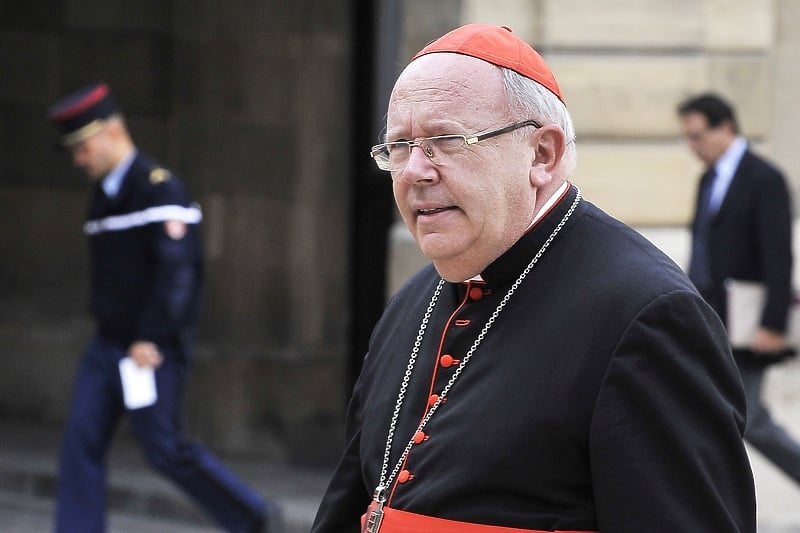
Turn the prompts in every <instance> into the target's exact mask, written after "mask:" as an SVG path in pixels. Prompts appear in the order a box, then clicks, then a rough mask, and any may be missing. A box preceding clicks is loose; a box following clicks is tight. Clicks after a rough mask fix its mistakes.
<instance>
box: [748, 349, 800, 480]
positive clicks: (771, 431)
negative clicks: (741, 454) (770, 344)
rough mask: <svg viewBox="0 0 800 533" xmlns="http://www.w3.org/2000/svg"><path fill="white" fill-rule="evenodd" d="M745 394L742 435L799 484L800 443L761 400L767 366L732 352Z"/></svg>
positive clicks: (752, 357)
mask: <svg viewBox="0 0 800 533" xmlns="http://www.w3.org/2000/svg"><path fill="white" fill-rule="evenodd" d="M735 355H736V362H737V364H738V366H739V371H740V372H741V374H742V382H743V384H744V392H745V396H746V397H747V425H746V427H745V430H744V438H745V440H747V442H749V443H750V444H752V445H753V447H754V448H755V449H757V450H758V451H759V452H761V453H762V454H763V455H764V456H765V457H766V458H767V459H769V460H770V461H772V463H773V464H774V465H775V466H777V467H778V468H780V469H781V470H782V471H783V472H784V473H785V474H786V475H787V476H789V477H790V478H792V479H793V480H794V481H795V482H796V483H800V443H798V442H797V441H795V440H794V439H793V438H792V437H791V436H790V435H789V434H788V433H787V432H786V430H785V429H783V428H782V427H781V426H779V425H778V424H776V423H775V421H773V420H772V416H770V413H769V411H768V410H767V408H766V406H765V405H764V404H763V403H762V401H761V387H762V384H763V382H764V372H765V371H766V369H767V368H769V367H768V366H766V365H765V364H763V363H761V362H759V361H758V360H756V359H754V356H752V355H749V354H747V353H743V352H741V351H737V352H735Z"/></svg>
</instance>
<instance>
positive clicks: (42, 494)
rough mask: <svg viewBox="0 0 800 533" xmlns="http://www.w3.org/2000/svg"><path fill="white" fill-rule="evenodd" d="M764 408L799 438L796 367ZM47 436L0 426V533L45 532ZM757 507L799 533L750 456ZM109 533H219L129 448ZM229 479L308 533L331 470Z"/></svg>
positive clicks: (797, 518) (783, 373) (115, 480)
mask: <svg viewBox="0 0 800 533" xmlns="http://www.w3.org/2000/svg"><path fill="white" fill-rule="evenodd" d="M765 397H766V401H767V402H768V403H769V405H770V406H772V412H773V416H774V417H775V418H776V419H777V420H778V421H780V422H781V423H782V424H784V425H785V426H786V427H787V428H788V429H789V430H790V432H792V433H793V434H794V435H797V436H798V438H800V361H793V362H790V363H788V364H786V365H784V366H782V367H779V368H776V369H774V370H771V371H770V373H769V374H768V377H767V385H766V394H765ZM57 440H58V435H57V433H56V432H54V431H53V430H52V429H44V428H40V427H31V426H26V425H22V424H10V423H7V422H6V423H4V422H3V421H2V420H0V532H2V533H48V532H49V531H50V529H51V516H52V509H53V506H52V491H53V483H54V474H53V473H54V471H55V450H56V448H57ZM750 455H751V461H752V465H753V471H754V475H755V479H756V490H757V498H758V506H759V528H758V531H759V533H800V488H798V487H796V486H795V485H794V484H793V483H792V482H791V481H790V480H788V478H786V477H785V476H784V475H783V474H782V473H781V472H779V471H778V470H776V469H775V468H774V467H773V466H772V465H771V464H770V463H768V462H767V461H766V460H765V459H764V458H763V457H761V456H760V455H759V454H758V452H756V451H752V450H751V453H750ZM110 462H111V474H110V479H109V485H110V501H111V513H110V514H109V526H110V533H143V532H144V533H212V532H217V531H219V530H218V529H217V528H215V527H213V525H212V524H211V523H210V522H209V521H208V520H207V519H206V518H205V517H204V516H202V515H200V514H199V512H198V511H197V510H196V509H195V508H194V507H193V506H192V505H191V504H190V503H189V502H188V501H187V500H186V498H185V497H184V496H183V494H182V493H180V492H179V491H177V490H176V489H174V488H173V487H172V486H171V485H170V484H169V483H167V482H166V481H164V480H163V479H161V478H160V477H158V476H156V475H155V474H153V473H152V472H151V471H150V470H149V469H148V468H147V467H146V466H145V465H144V463H143V461H142V460H141V457H140V455H139V453H138V450H136V449H135V447H133V446H132V445H131V444H130V443H128V442H125V441H121V442H118V443H116V444H115V446H114V449H113V451H112V455H111V458H110ZM225 462H226V464H228V465H229V466H230V467H231V468H232V469H233V470H234V471H236V472H237V473H239V474H240V475H241V476H242V477H244V478H245V479H246V480H248V481H249V482H250V483H252V484H253V485H254V486H255V487H257V488H258V489H259V490H260V491H261V492H262V493H263V494H265V495H267V496H268V497H271V498H273V499H275V500H276V501H278V502H279V503H280V504H281V505H282V507H283V509H284V514H285V516H286V523H287V532H286V533H300V532H303V533H307V532H308V531H309V529H310V526H311V521H312V520H313V516H314V513H315V512H316V508H317V505H318V503H319V499H320V498H321V496H322V493H323V491H324V489H325V485H326V484H327V479H328V476H329V474H330V470H329V469H326V468H318V469H314V468H307V467H296V466H291V465H285V464H268V463H265V462H263V461H242V460H226V461H225Z"/></svg>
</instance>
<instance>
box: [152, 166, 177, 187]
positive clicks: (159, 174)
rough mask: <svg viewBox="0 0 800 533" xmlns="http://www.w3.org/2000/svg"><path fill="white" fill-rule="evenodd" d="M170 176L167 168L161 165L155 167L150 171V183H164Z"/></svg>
mask: <svg viewBox="0 0 800 533" xmlns="http://www.w3.org/2000/svg"><path fill="white" fill-rule="evenodd" d="M171 177H172V174H171V173H170V171H169V170H167V169H165V168H161V167H156V168H154V169H153V170H151V171H150V183H152V184H153V185H158V184H159V183H164V182H165V181H168V180H169V179H170V178H171Z"/></svg>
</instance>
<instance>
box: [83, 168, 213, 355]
mask: <svg viewBox="0 0 800 533" xmlns="http://www.w3.org/2000/svg"><path fill="white" fill-rule="evenodd" d="M201 218H202V216H201V213H200V209H199V207H197V206H196V205H194V204H192V203H191V201H190V199H189V196H188V194H187V192H186V190H185V188H184V186H183V184H182V183H181V181H180V180H179V179H178V178H177V177H176V176H174V175H172V174H171V173H170V172H168V171H167V170H165V169H163V168H161V167H159V166H158V165H157V164H156V163H154V162H153V161H151V160H150V159H148V158H147V157H146V156H144V155H142V154H138V155H137V156H136V158H135V159H134V161H133V163H132V164H131V166H130V169H129V170H128V172H127V173H126V174H125V177H124V179H123V181H122V185H121V187H120V190H119V192H118V193H117V194H116V195H115V196H114V197H108V196H107V195H106V193H105V192H104V191H103V188H102V187H101V186H100V184H98V185H97V186H96V188H95V190H94V194H93V196H92V200H91V204H90V207H89V213H88V220H87V222H86V224H85V225H84V231H85V233H86V234H87V235H88V237H89V251H90V265H91V304H90V305H91V312H92V314H93V316H94V318H95V320H96V321H97V325H98V329H99V333H100V334H101V335H103V336H104V337H106V338H109V339H111V340H114V341H116V342H119V343H121V344H123V345H125V346H127V345H129V344H130V343H131V342H132V341H134V340H147V341H152V342H155V343H157V344H179V343H185V342H188V341H189V339H190V337H191V335H192V334H193V330H194V327H195V325H196V322H197V316H198V311H199V304H200V290H201V284H202V277H203V258H202V249H201V243H200V229H199V227H200V226H199V223H200V220H201Z"/></svg>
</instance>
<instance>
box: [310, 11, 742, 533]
mask: <svg viewBox="0 0 800 533" xmlns="http://www.w3.org/2000/svg"><path fill="white" fill-rule="evenodd" d="M372 156H373V157H374V158H375V160H376V162H377V164H378V166H379V167H380V168H381V169H383V170H387V171H389V172H390V173H391V178H392V185H393V187H394V195H395V199H396V203H397V206H398V208H399V210H400V213H401V214H402V217H403V219H404V221H405V223H406V225H407V226H408V228H409V230H410V231H411V233H412V234H413V235H414V237H415V239H416V241H417V243H418V244H419V246H420V248H421V249H422V251H423V252H424V253H425V254H426V255H427V256H428V257H429V258H430V259H431V261H432V263H433V264H432V265H429V266H427V267H425V268H423V269H422V270H420V271H419V272H418V273H417V274H415V275H414V276H413V277H412V278H411V279H410V280H409V281H408V282H407V283H406V284H405V286H404V287H403V288H402V289H400V291H399V292H398V293H397V294H396V295H395V296H394V297H393V298H392V299H391V301H390V302H389V304H388V305H387V307H386V309H385V312H384V315H383V317H382V318H381V320H380V321H379V323H378V324H377V325H376V327H375V330H374V333H373V335H372V339H371V343H370V348H369V352H368V354H367V356H366V359H365V361H364V367H363V370H362V373H361V376H360V378H359V380H358V383H357V384H356V387H355V390H354V392H353V396H352V400H351V405H350V408H349V412H348V419H347V441H346V447H345V450H344V455H343V457H342V459H341V461H340V463H339V465H338V467H337V469H336V471H335V473H334V475H333V478H332V480H331V483H330V486H329V488H328V491H327V493H326V495H325V497H324V498H323V501H322V503H321V506H320V508H319V511H318V513H317V517H316V521H315V524H314V527H313V530H312V531H313V532H314V533H334V532H352V531H356V530H358V529H359V527H361V528H363V530H366V531H380V532H381V533H399V532H404V533H406V532H412V531H431V532H444V533H451V532H452V533H455V532H459V533H464V532H467V533H482V532H490V531H497V532H501V531H502V532H505V533H512V532H523V531H527V532H531V531H533V532H541V531H573V532H578V531H580V532H588V531H602V532H603V533H614V532H626V533H630V532H641V531H647V532H649V533H653V532H665V533H666V532H669V533H674V532H675V531H692V532H709V533H711V532H714V533H718V532H720V531H725V532H753V531H755V503H754V490H753V480H752V473H751V470H750V466H749V462H748V458H747V455H746V452H745V448H744V445H743V441H742V429H743V427H744V394H743V391H742V384H741V381H740V379H739V376H738V373H737V370H736V367H735V365H734V363H733V360H732V358H731V354H730V351H729V348H728V346H727V344H726V340H725V332H724V330H723V327H722V325H721V323H720V321H719V318H718V317H717V316H716V314H715V313H714V311H713V310H712V309H711V308H710V307H709V306H708V305H707V304H706V303H705V302H704V301H703V299H702V298H701V297H700V295H699V294H698V293H697V292H696V291H695V289H694V287H693V286H692V284H691V283H690V282H689V280H688V279H687V278H686V276H685V275H684V274H683V273H682V272H681V270H680V269H679V268H678V267H677V266H676V265H675V264H674V263H673V262H672V261H670V260H669V259H668V258H667V257H666V256H665V255H664V254H662V253H661V252H660V251H659V250H657V249H656V248H655V247H654V246H653V245H652V244H650V243H649V242H648V241H646V240H645V239H644V238H642V237H641V236H640V235H638V234H637V233H636V232H635V231H633V230H632V229H630V228H628V227H626V226H625V225H623V224H622V223H620V222H618V221H616V220H614V219H613V218H611V217H609V216H608V215H606V214H605V213H603V212H602V211H601V210H600V209H598V208H597V207H595V206H594V205H592V204H591V203H589V202H588V201H586V200H584V199H583V198H582V197H581V193H580V191H579V189H578V188H577V187H575V186H574V185H572V184H571V183H570V182H569V181H568V180H569V177H570V176H571V174H572V172H573V170H574V167H575V161H576V159H575V143H574V132H573V126H572V123H571V119H570V116H569V114H568V112H567V109H566V106H565V104H564V98H563V96H562V93H561V91H560V89H559V86H558V84H557V82H556V80H555V78H554V77H553V75H552V73H551V71H550V69H549V68H548V66H547V65H546V64H545V62H544V61H543V60H542V58H541V57H540V56H539V55H538V54H537V53H536V52H535V51H534V50H533V49H532V48H531V47H530V46H528V45H527V44H526V43H524V42H523V41H522V40H520V39H518V38H517V37H516V36H514V34H513V33H511V30H509V29H508V28H502V27H494V26H487V25H467V26H464V27H461V28H458V29H456V30H454V31H452V32H450V33H449V34H447V35H445V36H443V37H441V38H440V39H438V40H436V41H433V42H432V43H431V44H429V45H428V46H427V47H425V48H424V49H423V50H422V51H421V52H419V53H418V54H417V55H416V56H415V57H414V59H413V60H412V62H411V63H410V64H409V65H408V66H407V67H406V69H405V70H404V71H403V73H402V74H401V75H400V77H399V79H398V80H397V82H396V84H395V86H394V90H393V92H392V95H391V98H390V102H389V110H388V118H387V127H386V143H384V144H380V145H377V146H375V147H373V149H372Z"/></svg>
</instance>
